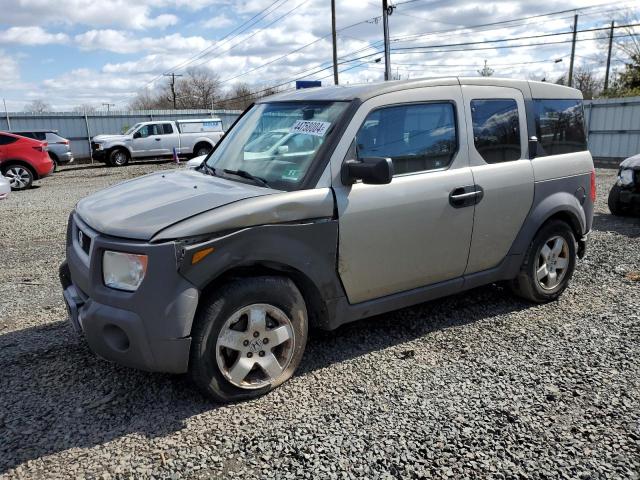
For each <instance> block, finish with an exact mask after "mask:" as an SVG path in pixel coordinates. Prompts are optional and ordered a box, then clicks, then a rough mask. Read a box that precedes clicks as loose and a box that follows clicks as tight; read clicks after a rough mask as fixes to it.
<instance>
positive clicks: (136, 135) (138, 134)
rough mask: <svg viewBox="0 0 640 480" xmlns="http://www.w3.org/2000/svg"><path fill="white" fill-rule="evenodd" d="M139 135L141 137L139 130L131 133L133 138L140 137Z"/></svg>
mask: <svg viewBox="0 0 640 480" xmlns="http://www.w3.org/2000/svg"><path fill="white" fill-rule="evenodd" d="M140 137H142V134H141V133H140V130H138V131H137V132H135V133H134V134H133V138H140Z"/></svg>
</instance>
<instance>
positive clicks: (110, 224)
mask: <svg viewBox="0 0 640 480" xmlns="http://www.w3.org/2000/svg"><path fill="white" fill-rule="evenodd" d="M272 193H278V190H271V189H268V188H263V187H258V186H254V185H248V184H245V183H240V182H233V181H231V180H226V179H224V178H219V177H212V176H210V175H204V174H203V173H200V172H197V171H194V170H186V169H185V170H176V171H166V172H157V173H153V174H151V175H146V176H144V177H140V178H136V179H134V180H129V181H127V182H124V183H120V184H118V185H115V186H113V187H110V188H107V189H105V190H101V191H99V192H97V193H94V194H93V195H90V196H88V197H86V198H84V199H82V200H80V202H79V203H78V205H77V206H76V212H77V214H78V215H79V216H80V218H81V219H82V220H83V221H84V222H85V223H87V224H88V225H89V226H90V227H91V228H93V229H95V230H97V231H98V232H100V233H104V234H106V235H112V236H114V237H122V238H131V239H137V240H150V239H151V238H152V237H153V236H154V235H155V234H156V233H158V232H159V231H160V230H163V229H165V228H167V227H169V226H170V225H173V224H175V223H177V222H180V221H181V220H185V219H187V218H189V217H192V216H194V215H197V214H199V213H202V212H206V211H208V210H212V209H214V208H217V207H221V206H223V205H227V204H229V203H232V202H237V201H238V200H243V199H245V198H251V197H258V196H261V195H269V194H272Z"/></svg>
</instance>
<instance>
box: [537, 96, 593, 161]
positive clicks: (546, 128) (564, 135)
mask: <svg viewBox="0 0 640 480" xmlns="http://www.w3.org/2000/svg"><path fill="white" fill-rule="evenodd" d="M534 104H535V109H536V137H538V143H539V147H541V148H538V151H537V156H546V155H559V154H562V153H572V152H582V151H585V150H586V149H587V136H586V134H585V129H584V111H583V108H582V101H581V100H534Z"/></svg>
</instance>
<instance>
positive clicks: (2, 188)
mask: <svg viewBox="0 0 640 480" xmlns="http://www.w3.org/2000/svg"><path fill="white" fill-rule="evenodd" d="M10 193H11V182H10V181H9V179H8V178H7V177H5V176H3V175H2V174H1V173H0V200H4V199H5V198H7V197H8V196H9V194H10Z"/></svg>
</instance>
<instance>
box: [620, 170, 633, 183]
mask: <svg viewBox="0 0 640 480" xmlns="http://www.w3.org/2000/svg"><path fill="white" fill-rule="evenodd" d="M618 183H619V184H620V185H621V186H623V187H628V186H629V185H633V170H631V169H629V168H627V169H625V170H620V175H618Z"/></svg>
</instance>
